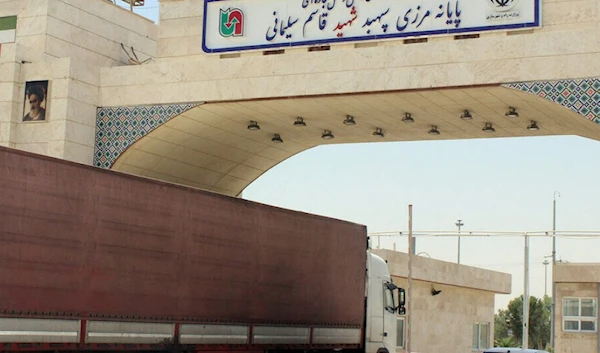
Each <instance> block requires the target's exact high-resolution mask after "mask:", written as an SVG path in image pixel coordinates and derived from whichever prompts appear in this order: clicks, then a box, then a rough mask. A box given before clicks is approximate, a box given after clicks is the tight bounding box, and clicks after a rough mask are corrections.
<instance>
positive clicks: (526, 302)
mask: <svg viewBox="0 0 600 353" xmlns="http://www.w3.org/2000/svg"><path fill="white" fill-rule="evenodd" d="M524 275H525V276H524V277H525V291H524V292H525V293H524V295H523V349H528V348H529V235H527V233H525V273H524Z"/></svg>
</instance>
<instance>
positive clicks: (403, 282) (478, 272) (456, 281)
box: [372, 250, 511, 353]
mask: <svg viewBox="0 0 600 353" xmlns="http://www.w3.org/2000/svg"><path fill="white" fill-rule="evenodd" d="M372 251H373V253H375V254H377V255H379V256H381V257H382V258H384V259H385V260H386V261H387V263H388V266H389V267H390V271H391V273H392V276H393V278H394V283H396V284H397V285H399V286H400V287H403V288H408V279H407V278H408V254H405V253H399V252H395V251H391V250H372ZM413 260H414V261H413V264H412V269H413V281H412V283H413V289H412V296H413V298H415V299H414V301H413V308H412V318H411V320H412V323H411V326H412V334H411V336H412V344H411V350H412V351H413V352H420V353H430V352H444V353H468V352H473V349H472V342H473V341H472V340H473V324H474V323H476V322H479V323H489V324H490V326H489V327H490V331H489V345H490V346H493V332H494V303H495V294H496V293H504V294H508V293H510V288H511V276H510V275H509V274H506V273H500V272H496V271H489V270H484V269H480V268H475V267H470V266H464V265H458V264H454V263H450V262H445V261H440V260H435V259H430V258H427V257H421V256H415V257H413ZM432 288H435V289H436V290H441V291H442V292H441V293H440V294H438V295H436V296H432V293H431V289H432ZM407 308H408V306H407ZM409 315H410V313H409ZM399 351H403V350H399Z"/></svg>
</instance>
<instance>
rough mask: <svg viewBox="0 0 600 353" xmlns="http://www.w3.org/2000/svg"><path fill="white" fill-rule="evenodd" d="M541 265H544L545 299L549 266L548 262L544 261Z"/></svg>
mask: <svg viewBox="0 0 600 353" xmlns="http://www.w3.org/2000/svg"><path fill="white" fill-rule="evenodd" d="M542 264H543V265H544V297H546V296H548V264H550V261H548V259H544V262H542Z"/></svg>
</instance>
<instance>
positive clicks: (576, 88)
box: [503, 78, 600, 124]
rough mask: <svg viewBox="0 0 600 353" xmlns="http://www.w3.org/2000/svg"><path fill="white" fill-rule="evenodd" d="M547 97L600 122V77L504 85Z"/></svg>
mask: <svg viewBox="0 0 600 353" xmlns="http://www.w3.org/2000/svg"><path fill="white" fill-rule="evenodd" d="M503 86H504V87H508V88H513V89H518V90H521V91H525V92H528V93H532V94H535V95H537V96H540V97H542V98H546V99H548V100H551V101H553V102H555V103H558V104H560V105H562V106H565V107H567V108H569V109H571V110H572V111H574V112H577V113H579V114H581V115H583V116H584V117H586V118H587V119H588V120H592V121H593V122H596V123H598V124H600V79H598V78H590V79H584V80H562V81H539V82H521V83H510V84H505V85H503Z"/></svg>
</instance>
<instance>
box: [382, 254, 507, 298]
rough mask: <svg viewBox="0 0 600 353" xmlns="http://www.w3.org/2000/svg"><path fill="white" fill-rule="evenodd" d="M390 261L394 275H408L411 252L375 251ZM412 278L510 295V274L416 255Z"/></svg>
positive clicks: (389, 264) (406, 276) (405, 276)
mask: <svg viewBox="0 0 600 353" xmlns="http://www.w3.org/2000/svg"><path fill="white" fill-rule="evenodd" d="M372 251H373V253H374V254H377V255H378V256H381V257H382V258H383V259H385V260H387V261H388V266H389V267H390V271H391V273H392V274H393V275H394V276H398V277H404V278H408V254H405V253H400V252H396V251H391V250H384V249H381V250H372ZM412 262H413V263H412V268H413V274H412V277H413V279H417V280H422V281H426V282H430V283H440V284H445V285H451V286H455V287H464V288H471V289H477V290H482V291H488V292H493V293H499V294H500V293H501V294H510V291H511V275H510V274H508V273H502V272H497V271H490V270H484V269H481V268H477V267H471V266H465V265H459V264H456V263H452V262H446V261H440V260H435V259H430V258H427V257H424V256H413V261H412Z"/></svg>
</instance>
